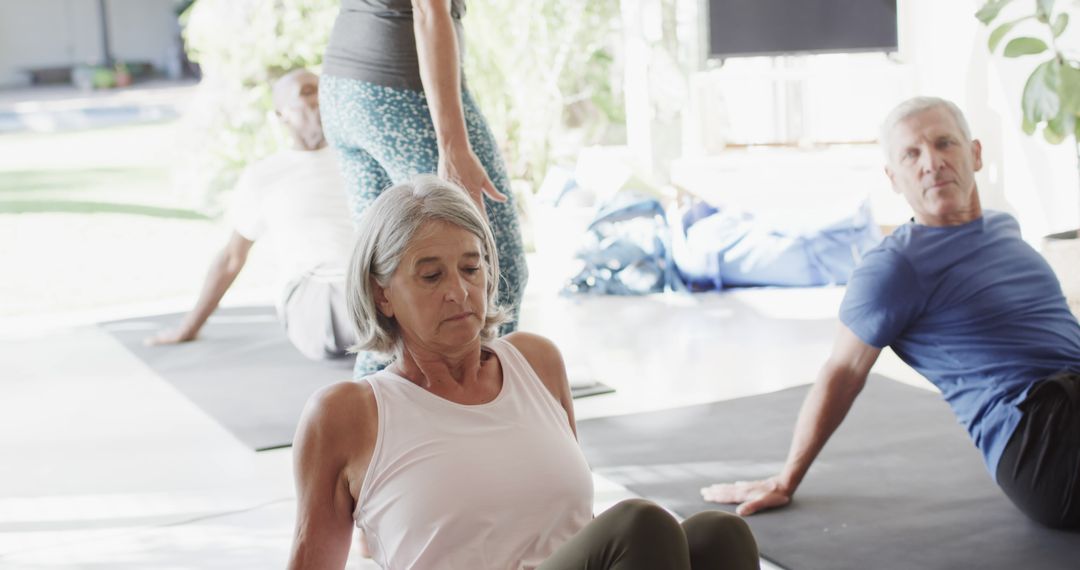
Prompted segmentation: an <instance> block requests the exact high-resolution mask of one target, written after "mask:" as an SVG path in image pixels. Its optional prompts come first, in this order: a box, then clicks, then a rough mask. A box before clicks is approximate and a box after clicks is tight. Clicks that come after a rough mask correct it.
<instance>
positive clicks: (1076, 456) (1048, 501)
mask: <svg viewBox="0 0 1080 570" xmlns="http://www.w3.org/2000/svg"><path fill="white" fill-rule="evenodd" d="M1020 409H1021V411H1023V414H1024V416H1023V419H1021V420H1020V425H1018V426H1017V427H1016V431H1015V432H1013V435H1012V437H1011V438H1009V443H1008V444H1007V445H1006V446H1005V451H1004V452H1002V454H1001V460H1000V461H999V463H998V468H997V483H998V485H999V486H1000V487H1001V489H1002V490H1003V491H1005V494H1006V495H1007V496H1008V497H1009V499H1010V500H1012V502H1013V504H1015V505H1016V506H1017V508H1019V509H1020V510H1021V511H1023V512H1024V514H1026V515H1027V516H1029V517H1031V518H1032V519H1034V520H1035V521H1037V522H1039V523H1042V524H1044V525H1046V526H1048V527H1052V528H1077V527H1080V374H1077V373H1070V372H1063V373H1059V374H1055V375H1054V376H1051V377H1050V378H1047V379H1046V380H1043V381H1041V382H1039V383H1038V384H1036V385H1035V386H1034V387H1033V388H1032V389H1031V391H1030V392H1029V393H1028V397H1027V398H1026V399H1025V400H1024V402H1023V403H1022V404H1020Z"/></svg>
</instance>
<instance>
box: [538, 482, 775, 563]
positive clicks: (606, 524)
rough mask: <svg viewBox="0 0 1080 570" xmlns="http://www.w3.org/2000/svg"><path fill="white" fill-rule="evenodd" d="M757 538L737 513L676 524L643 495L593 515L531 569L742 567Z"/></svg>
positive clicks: (753, 555)
mask: <svg viewBox="0 0 1080 570" xmlns="http://www.w3.org/2000/svg"><path fill="white" fill-rule="evenodd" d="M758 567H759V560H758V550H757V543H756V542H755V541H754V535H753V534H752V533H751V532H750V527H749V526H747V524H746V522H745V521H743V520H742V519H741V518H739V517H737V516H735V515H732V514H728V513H725V512H723V511H706V512H703V513H698V514H696V515H694V516H692V517H690V518H688V519H686V520H685V521H683V523H682V524H681V525H680V524H679V522H678V521H676V520H675V518H674V517H672V516H671V515H670V514H668V512H667V511H665V510H664V509H662V508H660V507H659V506H657V505H656V504H655V503H651V502H649V501H646V500H643V499H630V500H627V501H623V502H621V503H619V504H617V505H615V506H614V507H612V508H610V509H608V510H607V511H605V512H604V513H603V514H601V515H600V516H599V517H596V519H594V520H593V521H592V522H591V523H589V524H588V525H587V526H586V527H585V528H583V529H581V531H580V532H578V533H577V534H576V535H574V537H573V538H571V539H570V540H569V541H567V542H566V544H563V545H562V546H560V547H559V549H558V550H556V551H555V553H554V554H552V555H551V557H550V558H548V559H547V560H545V561H544V563H543V564H541V565H540V567H539V568H538V569H537V570H691V569H692V570H714V569H716V570H719V569H724V570H743V569H750V568H758Z"/></svg>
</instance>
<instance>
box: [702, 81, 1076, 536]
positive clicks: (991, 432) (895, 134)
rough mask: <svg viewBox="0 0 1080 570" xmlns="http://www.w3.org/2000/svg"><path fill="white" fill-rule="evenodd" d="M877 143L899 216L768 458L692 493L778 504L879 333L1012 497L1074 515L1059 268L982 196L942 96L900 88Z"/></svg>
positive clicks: (1069, 379) (866, 368)
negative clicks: (756, 477)
mask: <svg viewBox="0 0 1080 570" xmlns="http://www.w3.org/2000/svg"><path fill="white" fill-rule="evenodd" d="M881 143H882V145H883V146H884V149H885V154H886V156H887V166H886V167H885V172H886V174H887V175H888V177H889V180H890V181H891V182H892V186H893V189H894V190H895V191H896V192H897V193H899V194H901V195H903V196H904V198H905V199H906V200H907V202H908V204H909V205H910V206H911V209H912V210H913V211H914V217H913V218H912V221H910V222H908V223H907V224H904V225H902V226H900V227H899V228H897V230H896V231H895V232H893V233H892V234H891V235H890V236H889V237H887V238H885V240H884V241H883V242H882V243H881V244H880V245H879V246H878V247H877V248H875V249H873V250H871V251H870V252H869V253H867V254H866V256H865V257H864V258H863V261H862V263H861V264H860V265H859V267H858V268H856V270H855V273H854V274H853V275H852V276H851V280H850V281H849V282H848V286H847V292H846V293H845V294H844V300H843V303H841V305H840V321H841V323H842V326H841V327H840V330H839V333H838V334H837V337H836V341H835V344H834V345H833V352H832V354H831V355H830V356H829V359H828V361H827V362H826V363H825V366H824V367H823V368H822V369H821V372H820V373H819V375H818V380H817V382H816V383H815V384H814V386H813V387H812V388H811V389H810V393H809V394H807V396H806V400H805V401H804V402H803V405H802V410H800V412H799V417H798V419H797V420H796V423H795V436H794V438H793V439H792V443H791V448H790V450H789V452H788V458H787V462H786V463H785V465H784V468H783V470H782V471H781V473H779V474H778V475H776V476H774V477H771V478H769V479H765V480H762V481H749V482H738V483H728V484H719V485H713V486H711V487H707V488H705V489H702V495H703V496H704V498H705V499H706V500H710V501H715V502H720V503H739V507H738V508H737V511H738V513H739V514H742V515H748V514H751V513H754V512H755V511H759V510H762V509H768V508H774V507H782V506H784V505H786V504H788V502H790V501H791V498H792V496H793V495H794V493H795V490H796V489H797V488H798V486H799V483H800V482H801V481H802V479H803V477H805V476H806V474H807V471H808V470H809V469H810V465H811V463H813V461H814V459H815V458H816V457H817V455H818V453H819V452H820V451H821V449H822V448H823V447H824V446H825V442H826V441H828V439H829V437H830V436H831V435H832V433H833V431H835V430H836V428H837V427H839V426H840V422H842V421H843V420H844V416H846V415H847V412H848V410H849V409H850V408H851V406H852V404H853V403H854V401H855V398H856V396H858V395H859V392H860V391H861V390H862V387H863V385H864V384H865V383H866V379H867V375H868V374H869V372H870V368H871V367H872V366H873V365H874V362H875V361H877V358H878V355H879V354H880V353H881V349H882V348H884V347H885V346H891V347H892V349H893V350H894V351H895V352H896V354H897V355H898V356H899V357H900V358H901V359H902V360H903V361H904V362H906V363H907V364H909V365H910V366H911V367H912V368H914V369H916V370H917V371H919V372H920V373H921V374H922V375H923V376H925V377H926V378H927V379H928V380H930V381H931V382H933V383H934V384H935V385H936V386H937V387H938V388H940V389H941V394H942V397H944V399H945V401H946V402H948V404H949V406H950V407H951V408H952V410H953V412H954V413H955V414H956V417H957V419H958V420H959V421H960V423H961V424H963V425H964V427H965V428H967V430H968V433H969V434H970V435H971V439H972V441H973V442H974V444H975V446H976V447H977V448H978V450H979V452H980V453H981V454H982V457H983V460H984V462H985V464H986V467H987V470H988V471H989V472H990V476H992V477H993V478H994V479H995V481H996V482H997V484H998V486H999V487H1000V488H1001V490H1002V491H1003V492H1004V493H1005V495H1006V496H1008V497H1009V499H1010V500H1011V501H1012V502H1013V504H1014V505H1016V507H1017V508H1018V509H1020V510H1021V511H1022V512H1023V513H1024V514H1026V515H1027V516H1028V517H1030V518H1031V519H1033V520H1035V521H1037V522H1039V523H1042V524H1044V525H1046V526H1049V527H1055V528H1077V527H1080V468H1078V466H1080V323H1077V320H1076V317H1075V316H1074V315H1073V314H1072V313H1071V312H1070V311H1069V307H1068V304H1067V303H1066V302H1065V297H1064V296H1063V295H1062V293H1061V285H1060V284H1059V283H1058V280H1057V277H1056V276H1055V275H1054V272H1053V271H1052V270H1051V269H1050V266H1049V265H1047V263H1046V261H1045V260H1044V259H1043V258H1042V256H1040V255H1039V253H1038V252H1036V251H1035V250H1034V249H1032V248H1031V246H1030V245H1028V244H1027V243H1026V242H1024V240H1023V239H1021V237H1020V227H1019V225H1018V224H1017V223H1016V220H1015V219H1013V217H1012V216H1010V215H1008V214H1005V213H1002V212H993V211H984V210H983V209H982V205H981V203H980V201H979V191H978V188H977V187H976V184H975V172H976V171H978V170H979V169H980V168H982V146H981V145H980V143H979V141H978V140H974V139H972V138H971V130H970V128H969V127H968V124H967V120H966V119H964V115H963V113H961V112H960V109H959V108H958V107H957V106H956V105H955V104H953V103H951V102H949V101H946V100H944V99H938V98H934V97H916V98H914V99H910V100H908V101H905V102H903V103H901V104H900V105H899V106H897V108H896V109H895V110H893V112H892V113H890V114H889V116H888V118H886V120H885V124H884V126H883V127H882V133H881Z"/></svg>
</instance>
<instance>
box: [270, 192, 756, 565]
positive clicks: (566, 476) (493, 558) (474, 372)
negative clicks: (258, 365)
mask: <svg viewBox="0 0 1080 570" xmlns="http://www.w3.org/2000/svg"><path fill="white" fill-rule="evenodd" d="M498 280H499V270H498V261H497V255H496V253H495V242H494V239H493V237H492V234H491V231H490V229H489V228H488V226H487V224H486V223H485V220H484V217H483V214H481V213H480V210H479V209H478V208H477V206H476V204H475V203H474V202H473V201H472V200H470V198H469V197H468V195H467V194H466V193H465V192H464V191H463V190H461V189H460V188H458V187H456V186H454V185H452V184H450V183H448V182H444V181H442V180H441V179H438V178H436V177H433V176H419V177H416V178H414V179H412V180H411V181H409V182H407V183H404V184H400V185H398V186H395V187H392V188H390V189H388V190H386V191H385V192H383V194H382V195H381V196H380V197H379V198H378V199H376V200H375V201H374V202H373V203H372V205H371V207H370V208H369V209H368V211H367V212H366V213H365V214H364V217H363V223H361V224H360V231H359V235H358V237H357V244H356V248H355V251H354V254H353V258H352V262H351V266H350V270H349V284H348V287H347V289H348V293H347V295H348V303H349V306H350V311H351V313H352V315H353V319H354V321H355V323H354V324H355V326H356V328H357V332H358V333H359V338H360V342H359V345H358V347H357V348H358V349H361V350H372V351H377V352H381V353H386V354H390V355H392V356H393V362H392V363H391V364H390V366H389V367H387V368H386V369H385V370H382V371H379V372H376V373H374V374H373V375H370V376H368V377H366V378H364V379H363V380H360V381H356V382H343V383H340V384H336V385H333V386H330V387H327V388H325V389H323V390H321V391H320V392H318V393H316V394H315V395H314V396H312V398H311V400H310V402H309V403H308V406H307V409H306V410H305V411H304V415H303V418H302V419H301V423H300V427H299V428H298V433H297V437H296V446H295V454H296V455H295V465H296V481H297V496H298V512H297V522H296V534H295V538H294V542H293V548H292V553H291V563H290V568H343V567H344V566H345V562H346V559H347V557H348V553H349V546H350V542H351V540H352V528H353V525H354V524H355V525H356V526H358V527H359V528H360V529H362V531H363V532H364V533H365V535H366V537H367V541H368V544H369V545H370V549H371V554H372V558H373V559H374V560H375V562H376V563H378V564H379V566H380V567H382V568H387V569H390V568H392V569H399V568H400V569H426V568H437V569H450V570H456V569H460V570H519V569H534V568H539V569H542V570H549V569H556V568H558V569H569V568H590V569H623V570H635V569H650V570H657V569H665V570H668V569H673V570H678V569H688V568H695V569H698V570H700V569H703V568H734V569H738V568H756V567H757V564H758V557H757V548H756V545H755V543H754V539H753V536H752V535H751V534H750V531H749V528H748V527H747V526H746V523H744V522H743V521H742V519H740V518H738V517H736V516H734V515H729V514H727V513H722V512H719V511H712V512H707V513H702V514H699V515H695V516H694V517H692V518H690V519H688V520H687V521H686V522H685V523H683V524H682V525H679V523H677V522H676V521H675V519H674V518H672V517H671V515H669V514H668V513H667V512H666V511H664V510H663V509H661V508H660V507H658V506H656V505H654V504H652V503H649V502H647V501H643V500H630V501H625V502H623V503H620V504H618V505H616V506H615V507H612V508H611V509H609V510H608V511H606V512H605V513H603V514H602V515H600V516H599V517H597V518H596V519H593V517H592V500H593V488H592V477H591V474H590V472H589V468H588V465H587V464H586V463H585V458H584V457H583V455H582V453H581V450H580V449H579V447H578V445H577V441H576V435H575V427H574V411H573V404H572V400H571V397H570V388H569V385H568V383H567V380H566V372H565V370H564V367H563V363H562V357H561V356H560V355H559V351H558V349H556V348H555V346H554V345H553V344H552V343H551V342H550V341H548V340H546V339H544V338H542V337H539V336H536V335H532V334H527V333H522V332H516V333H512V334H510V335H507V336H505V337H502V338H496V334H497V333H496V331H497V330H498V326H499V324H500V323H501V322H502V321H503V320H504V319H506V318H508V315H507V312H506V311H505V310H504V309H503V308H501V307H499V306H498V304H497V302H496V300H495V299H496V291H497V283H498Z"/></svg>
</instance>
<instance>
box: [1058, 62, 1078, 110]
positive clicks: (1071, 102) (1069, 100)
mask: <svg viewBox="0 0 1080 570" xmlns="http://www.w3.org/2000/svg"><path fill="white" fill-rule="evenodd" d="M1058 73H1059V80H1058V88H1057V93H1058V97H1059V98H1060V99H1061V109H1062V113H1068V114H1070V115H1077V114H1080V69H1077V68H1076V67H1073V66H1072V65H1069V64H1064V65H1060V66H1059V71H1058Z"/></svg>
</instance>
